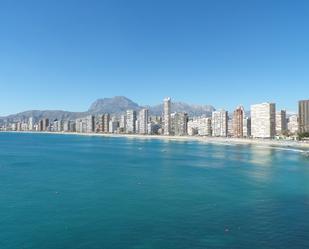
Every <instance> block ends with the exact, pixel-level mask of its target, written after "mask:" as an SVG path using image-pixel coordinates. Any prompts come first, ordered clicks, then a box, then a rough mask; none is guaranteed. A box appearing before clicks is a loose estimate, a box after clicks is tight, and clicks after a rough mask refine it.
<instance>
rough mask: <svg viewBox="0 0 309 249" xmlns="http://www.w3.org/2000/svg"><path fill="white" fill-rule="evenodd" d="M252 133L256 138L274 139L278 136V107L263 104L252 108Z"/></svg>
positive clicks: (272, 104)
mask: <svg viewBox="0 0 309 249" xmlns="http://www.w3.org/2000/svg"><path fill="white" fill-rule="evenodd" d="M251 133H252V136H253V137H254V138H273V137H274V136H275V134H276V105H275V104H274V103H262V104H256V105H252V106H251Z"/></svg>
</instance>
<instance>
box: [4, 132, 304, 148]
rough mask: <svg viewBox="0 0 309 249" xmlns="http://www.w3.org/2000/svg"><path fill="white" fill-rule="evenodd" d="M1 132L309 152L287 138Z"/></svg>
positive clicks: (302, 144)
mask: <svg viewBox="0 0 309 249" xmlns="http://www.w3.org/2000/svg"><path fill="white" fill-rule="evenodd" d="M1 133H25V134H26V133H30V134H55V135H73V136H74V135H75V136H96V137H118V138H128V139H159V140H168V141H196V142H203V143H211V144H221V145H256V146H257V147H260V148H274V149H281V150H294V151H299V152H309V143H305V142H300V141H286V140H266V139H252V138H225V137H207V136H203V137H202V136H201V137H199V136H165V135H140V134H109V133H77V132H48V131H1Z"/></svg>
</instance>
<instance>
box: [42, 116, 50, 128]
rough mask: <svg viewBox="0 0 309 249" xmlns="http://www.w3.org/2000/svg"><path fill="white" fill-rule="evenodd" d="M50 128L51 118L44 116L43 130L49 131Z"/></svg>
mask: <svg viewBox="0 0 309 249" xmlns="http://www.w3.org/2000/svg"><path fill="white" fill-rule="evenodd" d="M48 129H49V119H48V118H44V119H43V131H47V130H48Z"/></svg>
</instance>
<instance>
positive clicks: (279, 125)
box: [276, 110, 287, 135]
mask: <svg viewBox="0 0 309 249" xmlns="http://www.w3.org/2000/svg"><path fill="white" fill-rule="evenodd" d="M286 130H287V119H286V111H285V110H281V111H280V112H277V113H276V134H277V135H282V134H283V133H284V132H285V131H286Z"/></svg>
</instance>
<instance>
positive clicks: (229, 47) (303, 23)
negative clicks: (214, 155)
mask: <svg viewBox="0 0 309 249" xmlns="http://www.w3.org/2000/svg"><path fill="white" fill-rule="evenodd" d="M0 86H1V88H0V116H1V115H6V114H10V113H16V112H19V111H24V110H28V109H64V110H72V111H84V110H86V109H87V108H88V107H89V105H90V104H91V102H92V101H94V100H95V99H97V98H101V97H112V96H115V95H125V96H127V97H129V98H131V99H132V100H134V101H136V102H138V103H139V104H157V103H159V102H160V101H161V100H162V99H163V98H164V97H165V96H171V97H172V98H173V99H175V100H179V101H186V102H189V103H196V104H212V105H214V106H215V107H217V108H221V107H223V108H226V109H228V110H232V109H233V108H234V107H236V106H237V105H238V104H243V105H244V106H245V107H246V108H248V107H249V106H250V104H252V103H259V102H264V101H274V102H276V103H277V106H278V107H279V108H286V109H287V110H296V109H297V101H298V100H299V99H307V98H309V1H295V0H294V1H292V0H291V1H279V0H278V1H271V0H256V1H254V0H252V1H251V0H242V1H240V0H239V1H237V0H233V1H232V0H225V1H223V0H212V1H207V0H201V1H197V0H190V1H189V0H188V1H181V0H175V1H168V0H162V1H161V0H154V1H147V0H141V1H134V0H130V1H127V0H123V1H120V0H110V1H103V0H101V1H99V0H98V1H92V0H84V1H78V0H71V1H67V0H49V1H48V0H37V1H32V0H27V1H24V0H20V1H17V0H16V1H12V0H1V1H0Z"/></svg>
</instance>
